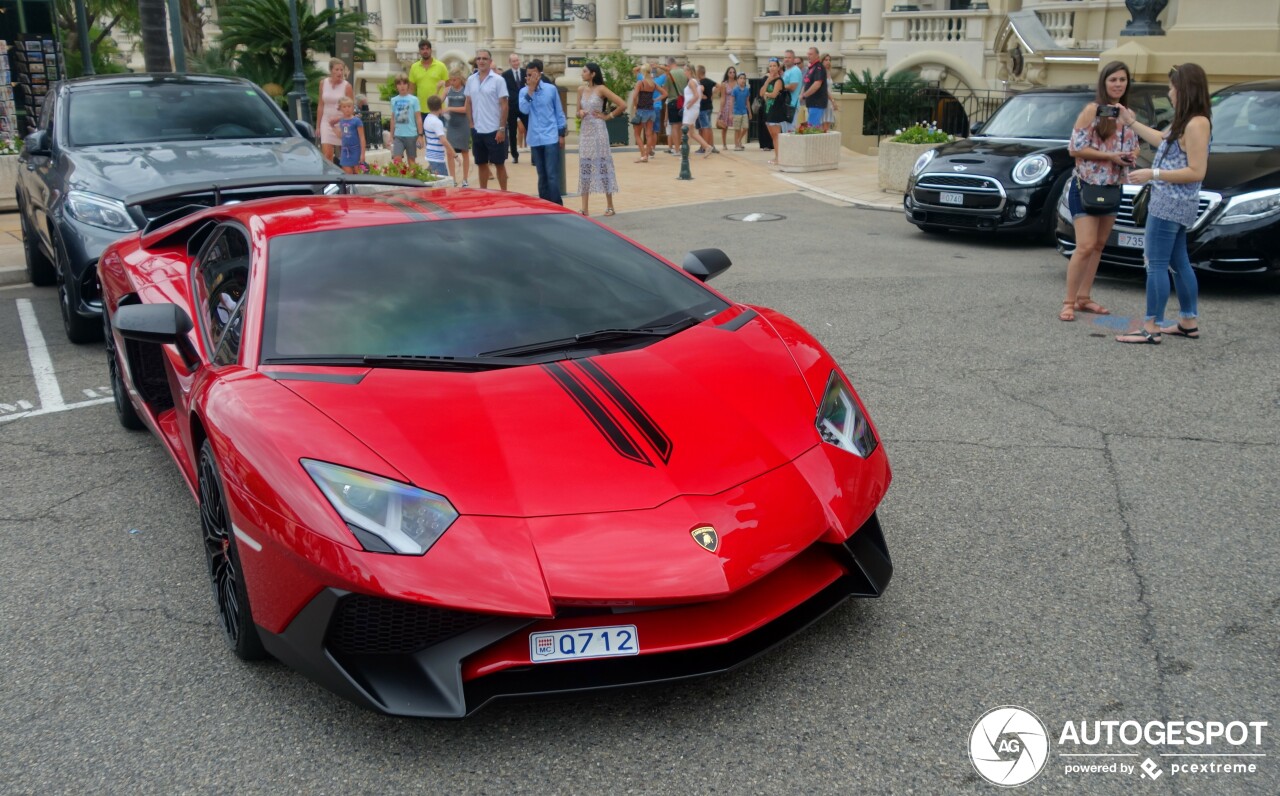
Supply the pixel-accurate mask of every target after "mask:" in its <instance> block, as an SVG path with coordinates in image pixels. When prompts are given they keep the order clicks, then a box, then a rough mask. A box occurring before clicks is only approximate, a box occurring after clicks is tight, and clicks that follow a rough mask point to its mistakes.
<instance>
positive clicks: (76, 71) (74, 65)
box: [63, 28, 129, 77]
mask: <svg viewBox="0 0 1280 796" xmlns="http://www.w3.org/2000/svg"><path fill="white" fill-rule="evenodd" d="M99 34H100V31H99V30H98V29H97V28H92V29H90V31H89V40H90V41H91V42H92V41H93V40H95V39H97V38H98V36H99ZM90 53H91V54H92V56H93V71H94V72H95V73H97V74H99V75H114V74H119V73H120V72H127V71H129V70H128V69H127V68H126V67H124V66H121V65H120V63H119V62H117V61H116V59H115V56H116V55H118V54H119V53H120V48H119V47H117V46H116V42H115V40H114V39H112V38H110V37H103V38H102V41H101V42H99V43H98V45H97V46H96V47H91V49H90ZM63 55H64V56H65V57H64V58H63V62H64V64H65V65H66V68H67V77H82V76H83V75H84V66H83V64H82V63H81V58H80V45H79V44H77V45H76V49H74V50H63Z"/></svg>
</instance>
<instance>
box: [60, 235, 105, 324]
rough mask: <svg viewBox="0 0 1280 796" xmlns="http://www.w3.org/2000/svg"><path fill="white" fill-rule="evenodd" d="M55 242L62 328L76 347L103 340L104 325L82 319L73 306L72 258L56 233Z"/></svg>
mask: <svg viewBox="0 0 1280 796" xmlns="http://www.w3.org/2000/svg"><path fill="white" fill-rule="evenodd" d="M53 241H54V244H53V248H54V251H56V252H57V255H58V263H57V272H58V307H59V308H60V309H61V310H62V328H63V330H64V331H65V332H66V333H67V339H68V340H70V341H71V342H73V343H75V344H76V345H83V344H85V343H93V342H97V341H98V340H100V339H101V337H100V336H99V335H101V334H102V325H101V324H99V323H98V322H97V321H96V320H95V319H93V318H85V317H82V316H81V315H80V313H78V312H76V311H75V308H74V307H73V306H72V298H71V288H70V287H69V286H68V285H67V275H68V274H69V273H70V271H71V263H70V258H68V257H67V252H66V249H64V248H63V246H62V242H61V241H60V240H58V236H57V234H56V233H55V234H54V236H53Z"/></svg>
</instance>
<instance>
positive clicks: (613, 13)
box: [596, 0, 622, 50]
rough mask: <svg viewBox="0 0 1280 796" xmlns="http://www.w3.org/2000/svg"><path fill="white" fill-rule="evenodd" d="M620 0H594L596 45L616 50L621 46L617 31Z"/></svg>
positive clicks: (604, 48) (620, 38)
mask: <svg viewBox="0 0 1280 796" xmlns="http://www.w3.org/2000/svg"><path fill="white" fill-rule="evenodd" d="M621 5H622V0H596V47H597V48H599V49H601V50H616V49H618V48H619V47H621V46H622V36H621V34H620V33H619V32H618V11H619V9H620V8H621Z"/></svg>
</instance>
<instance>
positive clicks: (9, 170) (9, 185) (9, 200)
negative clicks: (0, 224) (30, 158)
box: [0, 155, 18, 210]
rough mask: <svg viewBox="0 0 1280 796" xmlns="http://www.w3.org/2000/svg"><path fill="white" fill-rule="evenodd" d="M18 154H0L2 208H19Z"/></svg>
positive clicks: (0, 200) (0, 208)
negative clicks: (17, 191)
mask: <svg viewBox="0 0 1280 796" xmlns="http://www.w3.org/2000/svg"><path fill="white" fill-rule="evenodd" d="M17 187H18V156H17V155H0V210H17V209H18V196H17V193H16V190H17Z"/></svg>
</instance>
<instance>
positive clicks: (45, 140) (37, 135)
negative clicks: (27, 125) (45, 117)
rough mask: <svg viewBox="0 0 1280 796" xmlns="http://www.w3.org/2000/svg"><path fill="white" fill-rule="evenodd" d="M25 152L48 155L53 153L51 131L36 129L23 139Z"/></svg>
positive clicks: (27, 153)
mask: <svg viewBox="0 0 1280 796" xmlns="http://www.w3.org/2000/svg"><path fill="white" fill-rule="evenodd" d="M22 150H23V154H26V155H28V156H32V155H39V156H43V157H48V156H49V155H51V154H53V150H52V149H50V147H49V131H48V130H36V131H35V132H34V133H32V134H31V135H29V136H27V137H26V138H24V139H23V140H22Z"/></svg>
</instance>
